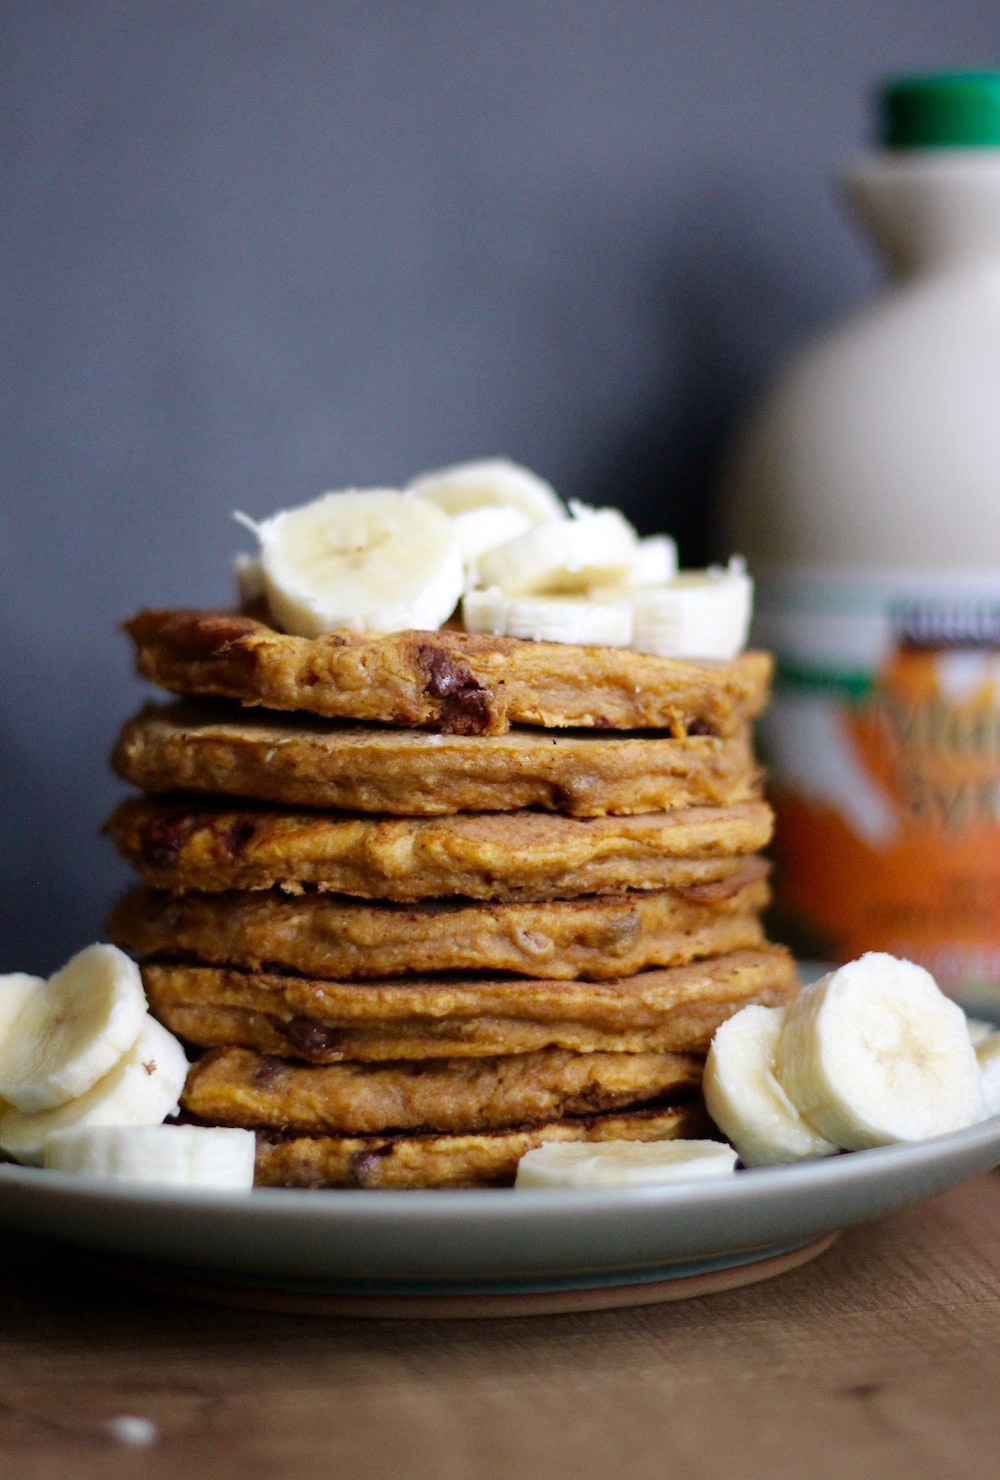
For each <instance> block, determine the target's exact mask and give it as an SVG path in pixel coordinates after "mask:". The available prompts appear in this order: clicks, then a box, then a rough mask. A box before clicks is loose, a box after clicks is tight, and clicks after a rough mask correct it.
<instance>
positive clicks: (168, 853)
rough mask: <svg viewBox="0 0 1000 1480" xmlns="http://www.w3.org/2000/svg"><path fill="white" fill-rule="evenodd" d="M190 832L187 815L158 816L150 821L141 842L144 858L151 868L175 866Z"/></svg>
mask: <svg viewBox="0 0 1000 1480" xmlns="http://www.w3.org/2000/svg"><path fill="white" fill-rule="evenodd" d="M189 833H190V826H189V823H188V819H187V818H186V817H157V818H155V819H154V820H153V821H152V822H148V823H147V824H146V826H145V827H144V828H143V832H142V842H141V844H140V852H141V854H142V857H143V860H144V861H145V862H146V863H148V864H149V866H150V868H157V869H160V868H173V866H174V864H175V863H176V862H177V858H178V855H179V854H180V851H181V849H182V848H183V846H184V844H185V843H186V842H187V839H188V835H189Z"/></svg>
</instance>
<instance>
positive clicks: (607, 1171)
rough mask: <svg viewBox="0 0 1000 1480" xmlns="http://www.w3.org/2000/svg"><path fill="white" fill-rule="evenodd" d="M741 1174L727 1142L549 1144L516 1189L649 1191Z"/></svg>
mask: <svg viewBox="0 0 1000 1480" xmlns="http://www.w3.org/2000/svg"><path fill="white" fill-rule="evenodd" d="M735 1169H736V1152H735V1151H734V1150H733V1149H732V1147H731V1146H726V1145H725V1144H724V1143H723V1142H722V1141H546V1142H543V1143H542V1145H541V1146H536V1147H535V1148H534V1149H533V1150H532V1151H526V1152H525V1154H524V1155H523V1156H522V1157H521V1160H520V1161H519V1162H518V1164H517V1177H516V1180H515V1182H514V1186H515V1187H649V1186H655V1185H658V1184H660V1183H663V1182H690V1181H693V1180H696V1179H701V1178H703V1177H727V1176H729V1175H730V1174H731V1173H732V1172H733V1171H735Z"/></svg>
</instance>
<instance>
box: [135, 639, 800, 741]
mask: <svg viewBox="0 0 1000 1480" xmlns="http://www.w3.org/2000/svg"><path fill="white" fill-rule="evenodd" d="M126 630H127V632H128V633H129V635H130V636H131V638H132V640H133V641H134V643H135V645H136V651H137V661H138V667H139V672H140V673H141V674H143V676H144V677H146V678H149V679H152V681H153V682H154V683H158V684H160V685H161V686H162V687H163V688H166V689H170V690H172V691H173V692H175V693H179V694H214V695H217V696H219V697H222V698H229V699H238V700H239V701H240V702H241V703H242V704H247V705H262V706H264V707H266V708H270V709H282V710H306V711H308V712H309V713H312V714H320V715H324V716H327V717H329V718H333V719H354V720H377V721H380V722H383V723H387V724H393V725H404V726H408V727H413V728H417V729H430V730H438V731H440V732H442V733H443V734H458V735H498V734H503V733H505V732H506V730H507V729H508V728H509V727H510V725H511V724H514V723H516V724H525V725H541V726H544V727H546V728H549V727H552V728H560V727H567V726H581V727H585V728H597V729H611V730H635V729H663V730H667V731H669V732H670V734H671V735H673V736H675V737H678V738H681V737H684V736H686V735H689V734H692V733H693V734H708V735H718V736H729V735H734V734H737V733H739V731H740V730H742V729H743V728H744V727H745V725H746V724H747V723H748V721H749V720H750V719H752V718H753V717H754V715H756V714H758V713H759V712H760V710H761V709H762V708H763V706H764V703H765V702H766V698H767V688H768V682H769V679H770V674H771V661H770V658H769V657H768V656H767V654H765V653H744V654H742V655H741V656H740V657H738V658H735V659H733V660H732V662H729V663H722V662H707V661H706V662H694V661H687V660H680V659H674V658H660V657H656V656H653V655H651V654H648V653H636V652H632V651H631V650H629V649H624V648H611V647H575V646H572V645H569V644H561V643H547V642H530V641H526V640H522V639H519V638H504V637H487V636H481V635H478V634H473V633H468V632H457V631H453V630H451V629H449V628H442V629H440V630H439V631H436V632H393V633H389V634H387V635H384V636H380V635H370V634H366V633H359V632H330V633H327V634H326V635H324V636H322V637H312V638H310V637H292V636H290V635H288V634H287V633H283V632H277V631H275V629H274V628H273V627H269V626H267V625H266V624H265V623H263V622H260V621H258V620H256V619H255V618H253V617H249V616H241V615H236V614H234V613H227V612H199V611H162V610H161V611H144V612H140V613H139V615H138V616H136V617H133V618H132V620H131V621H129V622H127V623H126Z"/></svg>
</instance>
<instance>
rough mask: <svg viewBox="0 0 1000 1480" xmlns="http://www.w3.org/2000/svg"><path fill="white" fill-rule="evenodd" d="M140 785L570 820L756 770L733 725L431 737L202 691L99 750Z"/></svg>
mask: <svg viewBox="0 0 1000 1480" xmlns="http://www.w3.org/2000/svg"><path fill="white" fill-rule="evenodd" d="M111 759H112V765H113V766H114V768H115V770H116V771H117V772H118V774H119V776H121V777H123V779H124V780H126V781H130V782H132V784H133V785H134V786H139V787H142V789H143V790H144V791H195V792H210V793H224V794H230V795H234V796H245V797H254V798H257V799H258V800H260V801H265V802H281V803H283V804H285V805H288V806H293V807H335V808H340V809H341V810H347V811H357V812H387V813H389V814H390V815H393V816H441V815H445V814H448V813H451V812H511V811H515V810H516V809H518V808H520V807H543V808H545V809H546V810H548V811H551V812H562V813H565V814H567V815H568V816H572V817H603V816H604V815H606V814H607V813H619V814H631V813H636V812H656V811H660V810H662V809H664V808H667V807H702V806H720V807H724V806H731V805H732V804H733V803H736V802H745V801H749V800H750V799H751V798H752V797H754V796H756V795H757V793H758V790H759V786H760V773H759V771H758V769H757V766H756V764H755V762H754V758H753V751H752V749H751V746H750V742H749V739H748V737H747V735H746V734H745V733H741V734H739V735H736V736H734V737H732V738H731V739H727V740H720V739H717V738H716V737H714V736H711V735H690V736H688V737H687V738H686V739H683V740H675V739H671V738H669V737H665V736H663V735H642V736H639V735H631V736H629V735H615V736H614V737H609V736H606V735H603V734H601V733H599V732H594V731H583V732H580V731H571V732H569V733H566V732H562V733H559V734H550V733H549V732H547V731H544V730H538V729H517V730H510V731H508V733H507V734H505V735H474V736H469V735H438V734H428V733H426V732H425V731H421V730H401V729H396V728H380V727H377V726H367V727H363V726H359V725H349V724H346V723H344V722H343V721H338V720H324V719H319V718H317V717H316V716H314V715H306V714H284V715H275V714H272V713H268V712H267V711H260V712H257V713H255V712H253V711H248V710H245V709H241V708H240V707H239V706H238V705H235V704H223V703H221V702H213V701H211V700H208V699H203V700H197V699H195V700H181V701H179V702H175V703H172V704H165V705H154V704H148V705H147V706H146V707H145V708H144V709H143V710H142V711H141V713H140V714H138V715H136V716H135V718H134V719H131V720H129V721H128V723H127V724H126V725H125V727H124V729H123V730H122V733H121V736H120V737H119V740H118V744H117V746H116V747H115V751H114V754H113V756H112V758H111Z"/></svg>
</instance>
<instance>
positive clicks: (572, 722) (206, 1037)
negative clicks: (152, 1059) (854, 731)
mask: <svg viewBox="0 0 1000 1480" xmlns="http://www.w3.org/2000/svg"><path fill="white" fill-rule="evenodd" d="M128 631H129V633H130V635H131V636H132V638H133V640H134V642H135V644H136V648H137V652H138V663H139V670H140V672H141V673H142V674H143V675H145V676H146V677H148V678H150V679H152V680H153V681H154V682H156V683H158V684H160V685H161V686H163V687H164V688H167V689H169V690H171V691H173V692H174V693H177V694H181V695H183V696H184V698H183V699H182V700H181V701H180V702H174V703H171V704H165V705H149V706H147V707H146V708H145V709H144V710H143V711H142V712H141V713H140V714H139V715H137V716H136V717H135V718H134V719H132V720H131V721H129V722H128V723H127V724H126V726H125V728H124V730H123V732H122V735H121V738H120V740H119V742H118V745H117V748H116V750H115V754H114V765H115V767H116V769H117V771H118V772H119V774H120V775H121V776H123V777H124V778H125V779H127V780H128V781H130V782H132V783H134V784H135V785H137V786H139V787H141V788H142V790H143V792H144V793H145V795H144V796H142V797H138V798H134V799H131V800H128V801H126V802H124V803H123V804H122V805H121V806H120V807H119V809H118V810H117V812H116V813H115V814H114V816H113V817H112V818H111V820H110V822H109V823H108V830H109V832H110V834H111V836H112V837H113V839H114V841H115V842H116V844H117V846H118V848H119V849H120V851H121V852H122V854H123V855H124V856H125V858H126V859H128V860H129V862H130V863H132V864H133V865H134V867H135V868H136V869H137V871H138V872H139V873H140V874H141V875H142V877H143V879H144V881H145V882H144V884H143V885H142V886H141V887H139V888H137V889H135V890H133V891H132V892H131V893H130V894H128V895H127V896H126V897H125V898H124V899H122V900H121V901H120V902H119V904H118V905H117V906H116V908H115V910H114V912H113V914H112V917H111V920H110V921H109V929H110V932H111V936H112V938H113V939H114V940H115V941H116V942H117V944H119V945H121V946H123V947H125V948H126V949H128V950H131V951H133V952H134V953H135V954H137V955H138V956H139V957H140V958H141V959H142V961H143V976H144V981H145V986H146V992H147V995H148V998H149V1002H150V1007H151V1009H152V1011H153V1013H154V1014H155V1015H156V1016H157V1017H158V1018H159V1019H160V1021H161V1022H163V1023H164V1024H165V1025H166V1026H167V1027H168V1028H170V1029H171V1030H172V1031H173V1032H175V1033H177V1034H178V1035H179V1036H180V1037H181V1038H183V1039H184V1040H185V1041H186V1042H187V1043H188V1044H189V1045H192V1046H193V1047H194V1048H195V1049H198V1050H205V1052H203V1053H202V1054H201V1056H200V1057H198V1058H197V1060H196V1062H195V1063H194V1064H193V1066H192V1068H191V1072H190V1074H189V1077H188V1082H187V1087H186V1090H185V1093H184V1097H183V1101H182V1104H183V1108H184V1111H185V1114H186V1115H188V1116H189V1117H191V1118H193V1119H197V1120H200V1121H202V1122H207V1123H210V1124H224V1125H241V1126H249V1127H252V1128H254V1129H255V1130H256V1131H257V1133H258V1153H257V1181H258V1184H263V1185H292V1186H338V1187H339V1186H363V1187H442V1186H482V1185H491V1184H492V1185H495V1184H505V1183H510V1182H511V1181H512V1180H513V1177H514V1173H515V1170H516V1166H517V1161H518V1158H519V1157H520V1156H522V1155H523V1154H524V1152H525V1151H526V1150H528V1149H529V1148H530V1147H532V1146H536V1145H539V1144H540V1143H541V1142H542V1141H551V1140H559V1139H563V1140H567V1139H569V1140H605V1139H609V1138H614V1139H618V1138H624V1139H638V1140H651V1139H660V1138H665V1137H671V1136H684V1135H697V1134H704V1133H705V1121H704V1111H703V1108H702V1105H701V1100H700V1093H699V1089H700V1082H701V1074H702V1067H703V1063H704V1056H705V1054H706V1052H707V1050H708V1046H709V1043H710V1041H711V1038H712V1034H713V1032H714V1031H715V1029H716V1027H717V1026H718V1024H719V1023H720V1022H722V1021H723V1020H724V1019H725V1018H727V1017H728V1016H730V1015H731V1014H732V1013H733V1012H735V1011H737V1010H738V1009H739V1008H741V1007H743V1006H745V1005H746V1004H748V1003H751V1002H763V1003H767V1004H777V1003H781V1002H784V1001H787V1000H788V999H789V998H790V997H791V995H792V994H793V992H794V974H793V969H792V964H791V962H790V960H789V958H788V956H787V955H786V953H785V952H784V951H782V950H780V949H779V948H777V947H775V946H771V945H768V944H767V943H766V941H765V939H764V936H763V932H762V929H761V925H760V918H759V916H760V910H761V908H762V906H763V905H764V904H765V902H766V899H767V883H766V866H765V865H764V863H763V862H762V860H761V859H760V858H759V857H758V856H757V853H758V850H759V849H760V848H762V847H763V846H764V845H765V844H766V842H767V841H768V838H769V836H770V831H771V814H770V811H769V809H768V807H767V804H766V803H765V802H764V801H763V800H762V799H761V796H760V775H759V772H758V770H757V767H756V766H755V763H754V759H753V753H752V748H751V744H750V738H749V726H750V723H751V721H752V719H753V717H754V715H755V714H756V713H758V712H759V710H760V708H761V707H762V705H763V703H764V701H765V698H766V692H767V683H768V677H769V662H768V659H767V658H766V656H764V655H762V654H759V653H747V654H744V655H742V656H741V657H739V658H737V659H735V660H733V661H732V662H729V663H708V662H704V663H702V662H682V661H678V660H672V659H667V658H659V657H653V656H648V655H644V654H639V653H634V652H631V651H626V650H621V649H614V648H580V647H576V648H574V647H567V646H562V645H557V644H548V643H535V642H528V641H519V640H516V639H500V638H490V637H481V636H472V635H469V634H467V633H464V632H460V631H452V630H450V629H447V628H446V629H443V630H441V631H438V632H406V633H394V634H391V635H389V636H385V637H378V636H365V635H361V634H355V633H334V634H330V635H328V636H325V637H318V638H300V637H291V636H287V635H285V634H282V633H279V632H277V631H275V630H274V629H273V628H272V627H270V626H269V625H267V623H266V622H264V621H261V620H258V619H256V618H254V617H250V616H233V615H224V614H217V613H198V612H164V611H154V612H144V613H142V614H140V616H138V617H136V618H135V619H133V621H131V622H130V623H129V624H128Z"/></svg>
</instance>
